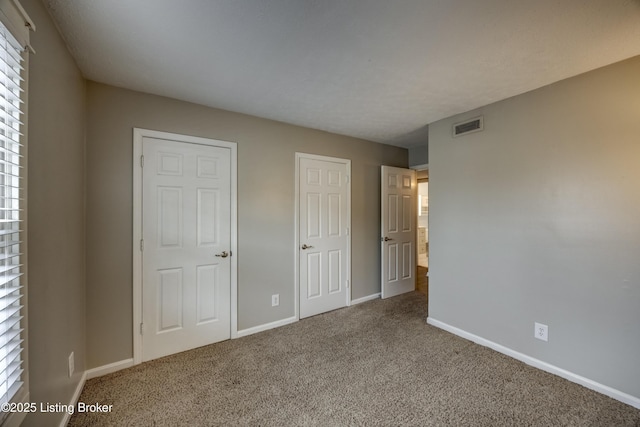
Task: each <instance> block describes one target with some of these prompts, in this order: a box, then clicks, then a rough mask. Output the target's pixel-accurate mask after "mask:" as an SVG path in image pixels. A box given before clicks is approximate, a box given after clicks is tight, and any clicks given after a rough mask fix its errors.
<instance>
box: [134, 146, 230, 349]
mask: <svg viewBox="0 0 640 427" xmlns="http://www.w3.org/2000/svg"><path fill="white" fill-rule="evenodd" d="M142 151H143V156H144V167H143V168H142V238H143V245H144V247H143V250H142V323H143V328H141V329H143V330H142V331H141V332H142V360H143V361H147V360H151V359H155V358H158V357H162V356H165V355H168V354H173V353H177V352H180V351H184V350H188V349H191V348H195V347H200V346H203V345H207V344H211V343H214V342H218V341H221V340H225V339H228V338H230V330H231V327H230V322H231V320H230V319H231V315H230V306H231V304H230V298H231V295H230V274H231V263H230V259H231V254H230V252H231V231H230V230H231V227H230V221H231V202H230V201H231V196H230V182H231V181H230V180H231V174H230V165H231V161H230V149H229V148H224V147H213V146H207V145H199V144H193V143H185V142H180V141H173V140H167V139H158V138H150V137H145V138H143V141H142Z"/></svg>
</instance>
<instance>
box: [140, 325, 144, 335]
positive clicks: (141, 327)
mask: <svg viewBox="0 0 640 427" xmlns="http://www.w3.org/2000/svg"><path fill="white" fill-rule="evenodd" d="M143 334H144V323H140V335H143Z"/></svg>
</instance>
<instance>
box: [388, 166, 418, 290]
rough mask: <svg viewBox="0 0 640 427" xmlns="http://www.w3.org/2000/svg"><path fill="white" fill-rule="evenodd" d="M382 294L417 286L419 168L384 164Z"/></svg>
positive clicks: (411, 288) (413, 288) (412, 288)
mask: <svg viewBox="0 0 640 427" xmlns="http://www.w3.org/2000/svg"><path fill="white" fill-rule="evenodd" d="M381 176H382V180H381V218H382V221H381V223H382V227H381V246H382V273H381V275H382V280H381V295H382V298H389V297H392V296H395V295H399V294H402V293H405V292H410V291H413V290H415V285H416V275H415V273H416V272H415V269H416V265H415V257H416V249H415V248H416V216H417V213H416V209H417V204H416V196H417V180H416V171H415V170H411V169H403V168H396V167H391V166H382V168H381Z"/></svg>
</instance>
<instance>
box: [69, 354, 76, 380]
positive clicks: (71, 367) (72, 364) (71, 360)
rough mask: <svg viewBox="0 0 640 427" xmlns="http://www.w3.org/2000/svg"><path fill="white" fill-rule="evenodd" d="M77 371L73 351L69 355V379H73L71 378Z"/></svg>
mask: <svg viewBox="0 0 640 427" xmlns="http://www.w3.org/2000/svg"><path fill="white" fill-rule="evenodd" d="M75 369H76V362H75V356H74V354H73V351H72V352H71V354H70V355H69V378H71V376H72V375H73V371H75Z"/></svg>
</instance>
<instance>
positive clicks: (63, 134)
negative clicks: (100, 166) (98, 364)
mask: <svg viewBox="0 0 640 427" xmlns="http://www.w3.org/2000/svg"><path fill="white" fill-rule="evenodd" d="M22 4H23V5H24V7H25V9H26V10H27V12H28V13H29V15H30V16H31V18H32V19H33V21H34V22H35V23H36V27H37V29H38V31H37V32H36V33H32V35H31V41H32V45H33V47H34V49H35V50H36V52H37V53H36V54H35V55H30V64H29V101H28V108H29V115H28V120H29V122H28V123H29V128H28V133H29V141H28V144H29V145H28V186H29V189H28V227H29V232H28V242H29V248H28V251H29V252H28V257H29V258H28V298H29V300H28V331H29V341H28V350H29V386H30V391H31V398H30V399H31V402H51V403H56V402H61V403H68V402H70V401H71V397H72V396H73V393H74V391H75V389H76V387H77V385H78V383H79V381H80V378H81V376H82V373H83V371H84V369H85V347H86V345H85V335H86V330H85V285H84V283H85V282H84V273H85V270H84V249H85V245H84V122H85V104H84V98H85V93H84V90H85V82H84V79H83V78H82V76H81V74H80V72H79V70H78V68H77V67H76V65H75V62H74V61H73V59H72V58H71V55H69V52H68V51H67V49H66V46H65V44H64V43H63V41H62V40H61V38H60V36H59V35H58V32H57V30H56V29H55V27H54V26H53V23H52V21H51V19H50V18H49V16H48V14H47V12H46V11H45V9H44V7H43V5H42V3H41V2H40V1H37V0H23V1H22ZM72 351H73V352H75V369H76V374H75V375H74V376H73V378H69V377H68V368H67V367H68V357H69V354H70V353H71V352H72ZM63 415H64V414H56V413H49V414H41V413H37V414H30V415H28V417H27V420H26V425H29V426H39V425H42V426H52V425H58V424H59V423H60V421H61V420H62V417H63Z"/></svg>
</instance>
